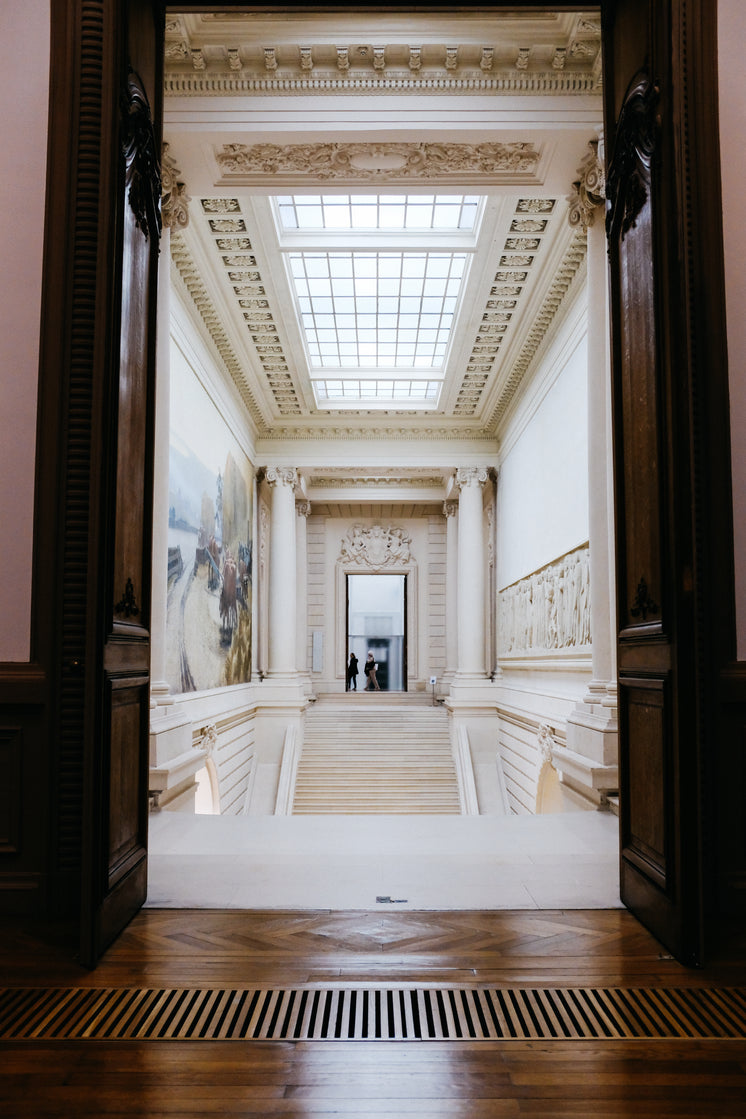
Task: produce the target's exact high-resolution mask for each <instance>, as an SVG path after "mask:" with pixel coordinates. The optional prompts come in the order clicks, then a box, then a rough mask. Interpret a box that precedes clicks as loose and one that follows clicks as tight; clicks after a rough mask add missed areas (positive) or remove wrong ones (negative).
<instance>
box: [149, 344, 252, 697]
mask: <svg viewBox="0 0 746 1119" xmlns="http://www.w3.org/2000/svg"><path fill="white" fill-rule="evenodd" d="M180 357H181V355H178V357H177V360H175V361H173V362H172V373H171V421H170V428H171V437H170V461H169V499H168V504H169V517H168V620H167V656H166V678H167V681H168V684H169V687H170V689H171V691H172V692H173V693H177V694H179V693H182V692H193V691H203V690H205V689H208V688H217V687H221V686H223V685H227V684H240V683H244V682H245V681H247V680H249V678H250V676H251V593H252V538H251V525H252V493H253V469H252V466H251V464H250V462H249V460H248V459H247V457H246V455H245V454H244V453H243V451H242V450H241V448H240V447H239V445H238V443H237V442H236V440H235V439H234V437H233V436H232V434H231V432H230V431H229V429H228V427H227V425H226V424H225V422H224V420H223V419H222V418H221V416H220V415H219V413H218V411H217V409H216V407H215V405H214V404H213V403H212V401H211V400H210V398H209V396H208V395H207V393H206V392H205V390H204V389H203V387H202V385H201V384H200V383H199V381H198V380H197V378H196V377H195V375H194V373H193V372H192V370H191V369H190V368H189V366H188V365H187V364H186V362H185V361H184V360H183V359H181V360H179V358H180Z"/></svg>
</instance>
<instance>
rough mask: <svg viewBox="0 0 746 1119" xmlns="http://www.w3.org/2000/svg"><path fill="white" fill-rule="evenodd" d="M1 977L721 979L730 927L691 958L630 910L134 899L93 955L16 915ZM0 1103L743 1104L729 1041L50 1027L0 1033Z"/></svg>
mask: <svg viewBox="0 0 746 1119" xmlns="http://www.w3.org/2000/svg"><path fill="white" fill-rule="evenodd" d="M0 946H1V947H2V950H3V951H2V960H3V966H2V968H1V969H0V985H2V986H4V987H16V986H17V987H29V986H35V987H46V986H53V987H115V988H116V987H125V986H127V987H138V986H141V987H145V986H147V987H172V986H173V987H189V988H196V987H200V988H205V987H209V986H213V987H217V988H221V987H225V986H232V987H242V986H243V987H262V988H271V987H272V986H273V985H274V986H278V987H279V986H282V987H289V986H293V987H298V988H303V989H319V988H321V989H328V988H330V987H335V986H337V987H352V986H354V987H357V988H364V989H368V990H375V989H376V988H377V987H385V986H389V987H391V986H393V985H400V986H405V987H406V986H409V985H413V984H418V985H421V986H425V985H429V986H431V987H432V986H439V985H442V986H443V987H449V988H458V987H474V986H477V987H480V986H481V987H484V986H492V987H514V988H515V987H534V988H536V987H541V986H551V987H555V988H564V987H573V986H619V987H649V988H666V987H686V988H689V987H691V988H696V987H701V986H710V987H723V986H728V987H736V986H744V985H746V966H745V965H744V963H743V961H744V960H746V952H745V951H744V943H743V938H742V939H741V942H740V943H739V942H737V941H733V942H731V943H730V944H729V945H728V948H727V951H726V950H723V951H722V952H721V953H720V954H719V955H718V956H717V957H716V959H715V960H714V961H713V963H712V965H711V966H710V967H708V968H707V969H705V970H703V971H688V970H686V969H684V968H682V967H681V966H680V965H678V964H677V963H676V962H675V961H673V960H672V959H671V958H670V957H668V955H667V954H666V953H665V951H663V950H662V949H661V947H660V946H659V945H658V944H657V943H656V941H655V940H654V939H653V938H652V937H651V936H650V935H649V934H648V933H647V932H646V931H645V930H644V929H643V928H642V927H641V926H640V925H639V924H638V923H637V922H636V921H635V920H634V918H632V917H631V916H630V914H629V913H627V912H626V911H621V910H611V911H609V910H607V911H603V910H602V911H573V912H550V911H542V912H519V913H515V912H513V913H511V912H500V913H487V912H482V911H480V912H471V913H464V912H461V913H453V912H449V913H430V912H428V913H385V914H376V913H370V912H365V913H354V912H348V913H332V912H292V913H281V912H264V913H258V912H241V911H230V912H221V911H199V912H196V911H179V910H161V911H159V910H146V911H143V912H142V913H141V914H140V915H139V916H138V917H137V918H136V920H135V921H134V922H133V923H132V924H131V925H130V927H129V928H128V929H127V930H126V931H125V932H124V934H123V935H122V936H121V938H120V939H119V941H118V942H117V943H116V944H115V945H114V946H113V948H112V949H110V951H109V953H108V954H107V956H106V957H105V959H104V960H103V962H102V963H101V965H100V967H99V968H98V970H97V971H96V972H93V973H88V972H84V971H83V970H82V969H80V968H79V967H78V966H77V965H76V963H75V961H74V957H73V945H72V943H71V942H69V941H67V940H66V939H65V938H64V936H60V938H59V939H58V940H57V941H56V942H54V941H52V940H51V939H50V937H49V935H48V933H45V934H44V935H39V934H38V933H35V931H34V930H33V929H32V928H30V927H29V926H28V925H27V924H24V923H17V924H15V925H10V926H7V927H6V928H5V929H3V930H2V932H1V933H0ZM0 1114H2V1115H3V1116H4V1117H6V1119H10V1117H16V1116H17V1117H19V1119H20V1117H21V1116H33V1117H34V1119H36V1117H42V1116H47V1117H55V1119H60V1117H62V1116H65V1117H71V1116H116V1117H119V1116H125V1115H126V1116H142V1117H146V1116H147V1117H148V1119H161V1117H162V1119H165V1117H166V1116H168V1117H169V1119H174V1117H178V1116H183V1117H187V1116H190V1117H193V1116H206V1117H207V1116H216V1115H220V1116H245V1117H260V1116H261V1117H269V1116H283V1117H287V1116H293V1117H301V1116H302V1117H311V1116H313V1117H319V1119H321V1117H330V1116H337V1117H345V1119H346V1117H349V1119H372V1117H373V1116H376V1117H378V1119H380V1117H381V1116H387V1117H394V1116H396V1117H398V1116H413V1115H428V1116H434V1117H436V1116H437V1117H439V1116H459V1117H461V1116H463V1117H466V1116H468V1117H469V1119H482V1117H487V1116H490V1117H492V1116H516V1117H519V1116H522V1117H528V1119H539V1117H540V1116H541V1117H544V1119H546V1117H547V1116H578V1117H580V1116H583V1117H598V1119H601V1117H603V1119H621V1117H622V1116H624V1117H629V1116H632V1115H634V1116H635V1119H648V1117H649V1119H653V1117H655V1119H660V1117H665V1116H677V1117H681V1119H685V1117H693V1116H702V1117H704V1116H708V1117H709V1116H732V1117H733V1119H735V1117H743V1116H744V1115H746V1042H744V1041H742V1040H730V1041H722V1040H721V1041H707V1040H701V1039H700V1040H695V1039H679V1040H656V1041H651V1040H633V1041H620V1040H611V1039H602V1040H582V1041H581V1040H573V1041H566V1040H556V1039H554V1040H548V1041H547V1040H528V1041H527V1040H517V1041H516V1040H510V1041H498V1040H496V1041H459V1042H452V1041H421V1042H414V1043H413V1042H398V1041H386V1042H376V1041H353V1042H347V1041H336V1042H333V1043H327V1042H315V1041H279V1042H278V1041H269V1042H265V1041H251V1042H243V1041H209V1042H207V1041H194V1040H192V1041H158V1040H148V1041H131V1040H130V1041H104V1040H97V1041H63V1040H57V1041H54V1040H45V1041H37V1042H29V1041H25V1042H4V1043H2V1044H1V1045H0Z"/></svg>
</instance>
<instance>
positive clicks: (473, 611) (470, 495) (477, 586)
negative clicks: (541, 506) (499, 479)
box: [456, 466, 489, 679]
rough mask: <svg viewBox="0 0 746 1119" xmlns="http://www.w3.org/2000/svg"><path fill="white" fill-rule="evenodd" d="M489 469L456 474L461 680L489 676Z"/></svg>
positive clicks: (459, 471) (462, 471) (477, 469)
mask: <svg viewBox="0 0 746 1119" xmlns="http://www.w3.org/2000/svg"><path fill="white" fill-rule="evenodd" d="M488 474H489V472H488V469H487V467H484V466H481V467H476V466H472V467H465V468H460V469H459V470H457V471H456V485H457V486H458V488H459V491H460V494H459V510H458V629H457V633H458V670H457V674H458V676H459V677H461V678H465V677H466V678H473V679H483V678H484V676H485V667H484V650H485V632H486V631H485V606H486V593H485V592H486V588H485V578H484V572H485V556H484V516H483V502H482V487H483V486H484V484H485V482H486V481H487V478H488Z"/></svg>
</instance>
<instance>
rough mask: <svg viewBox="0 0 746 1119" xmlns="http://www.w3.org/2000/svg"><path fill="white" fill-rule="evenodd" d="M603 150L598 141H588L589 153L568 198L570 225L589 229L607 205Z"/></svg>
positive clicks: (579, 169)
mask: <svg viewBox="0 0 746 1119" xmlns="http://www.w3.org/2000/svg"><path fill="white" fill-rule="evenodd" d="M602 156H603V149H602V148H600V145H599V141H598V140H589V141H588V152H587V154H586V156H585V158H584V159H583V161H582V163H581V164H580V166H579V167H578V178H577V180H576V182H574V183H573V184H572V190H571V192H570V194H569V196H568V199H567V201H568V203H569V207H570V209H569V211H568V215H567V219H568V221H569V222H570V225H572V226H575V225H581V226H582V227H583V229H589V228H590V226H592V225H593V223H594V221H595V220H596V214H597V213H598V212H599V210H601V211H603V208H604V205H605V203H606V172H605V171H604V167H603V164H602V162H601V159H602Z"/></svg>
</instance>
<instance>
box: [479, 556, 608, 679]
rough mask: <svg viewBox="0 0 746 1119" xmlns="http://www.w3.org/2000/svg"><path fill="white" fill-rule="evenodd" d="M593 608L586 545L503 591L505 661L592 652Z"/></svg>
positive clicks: (500, 625)
mask: <svg viewBox="0 0 746 1119" xmlns="http://www.w3.org/2000/svg"><path fill="white" fill-rule="evenodd" d="M590 605H591V602H590V577H589V563H588V546H587V545H584V546H583V547H582V548H577V549H576V550H575V551H573V552H569V553H568V554H567V555H565V556H562V557H561V558H560V559H558V560H554V561H553V562H552V563H550V564H547V565H546V566H545V567H542V568H540V569H539V570H538V571H535V572H533V574H531V575H528V576H526V577H525V578H524V579H519V580H518V582H516V583H513V584H512V585H511V586H509V587H506V588H505V589H504V590H502V591H500V595H499V603H498V646H499V655H500V657H501V658H505V657H510V656H520V655H526V654H530V655H539V654H545V653H551V652H553V651H555V650H560V649H578V650H580V649H583V650H586V649H587V648H588V647H589V646H590V643H591V609H590Z"/></svg>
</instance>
